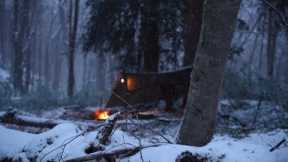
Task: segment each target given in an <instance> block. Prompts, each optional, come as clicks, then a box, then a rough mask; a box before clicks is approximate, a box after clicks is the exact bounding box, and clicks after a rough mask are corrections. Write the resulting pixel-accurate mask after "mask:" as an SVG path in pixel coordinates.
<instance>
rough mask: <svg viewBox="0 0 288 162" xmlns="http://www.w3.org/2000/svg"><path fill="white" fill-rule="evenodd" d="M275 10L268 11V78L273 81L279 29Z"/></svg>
mask: <svg viewBox="0 0 288 162" xmlns="http://www.w3.org/2000/svg"><path fill="white" fill-rule="evenodd" d="M274 12H275V11H273V9H269V11H268V38H267V41H268V42H267V77H268V78H269V79H273V74H274V64H275V58H276V43H277V34H278V31H277V27H276V20H275V17H277V15H275V13H274Z"/></svg>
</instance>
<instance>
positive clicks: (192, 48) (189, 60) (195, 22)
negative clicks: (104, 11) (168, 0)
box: [183, 0, 204, 66]
mask: <svg viewBox="0 0 288 162" xmlns="http://www.w3.org/2000/svg"><path fill="white" fill-rule="evenodd" d="M203 2H204V0H184V3H185V6H186V8H185V11H184V36H183V37H184V40H183V41H184V50H185V51H184V52H185V55H184V61H183V64H184V66H192V65H193V62H194V58H195V54H196V50H197V45H198V41H199V38H200V32H201V25H202V12H203V11H202V10H203Z"/></svg>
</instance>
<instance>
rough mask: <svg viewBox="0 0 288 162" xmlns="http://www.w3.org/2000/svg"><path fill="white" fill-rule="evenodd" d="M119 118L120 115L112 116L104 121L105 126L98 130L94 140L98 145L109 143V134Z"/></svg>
mask: <svg viewBox="0 0 288 162" xmlns="http://www.w3.org/2000/svg"><path fill="white" fill-rule="evenodd" d="M119 117H120V113H116V114H114V115H112V116H111V117H109V118H108V119H107V120H106V122H105V125H104V126H103V127H102V128H101V129H100V130H99V132H98V134H97V137H96V138H97V139H98V141H99V144H100V145H106V144H107V143H108V142H109V139H110V136H111V133H112V131H113V128H114V126H115V124H116V122H117V120H118V119H119Z"/></svg>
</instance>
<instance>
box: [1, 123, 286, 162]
mask: <svg viewBox="0 0 288 162" xmlns="http://www.w3.org/2000/svg"><path fill="white" fill-rule="evenodd" d="M96 135H97V131H92V132H89V133H83V131H82V130H81V129H80V128H79V127H78V126H77V125H74V124H70V123H67V124H60V125H58V126H56V127H55V128H53V129H51V130H49V131H47V132H43V133H41V134H30V133H25V132H20V131H16V130H11V129H8V128H5V127H3V126H0V137H1V138H0V157H1V158H4V157H11V158H22V160H23V161H24V159H26V158H27V159H26V160H28V159H34V158H36V159H37V161H47V160H55V161H61V159H62V160H63V159H64V160H65V159H66V160H67V159H70V158H75V157H79V156H83V155H85V154H86V153H85V149H86V148H88V147H89V146H90V145H91V144H93V143H95V142H96ZM284 138H286V139H287V138H288V136H287V132H285V131H284V130H280V129H278V130H274V131H272V132H269V133H265V134H263V133H257V134H256V133H254V134H250V135H249V136H247V137H245V138H242V139H235V138H232V137H229V136H227V135H217V134H216V135H215V136H214V138H213V140H212V141H211V142H210V143H209V144H208V145H206V146H204V147H191V146H183V145H177V144H165V143H164V144H161V145H160V146H157V147H150V148H146V149H143V150H142V151H141V153H137V154H136V155H134V156H131V157H129V158H126V159H122V160H120V161H121V162H138V161H139V162H142V159H144V161H150V162H174V161H175V159H176V157H177V156H178V155H180V154H181V153H182V152H184V151H190V152H192V153H197V154H199V155H203V156H206V157H208V158H209V159H212V160H215V161H217V160H219V161H223V162H258V161H259V162H260V161H261V162H287V161H288V145H287V144H284V145H282V146H281V147H280V148H278V149H276V150H275V151H273V152H270V151H269V149H270V148H271V147H272V146H273V145H275V144H277V143H278V142H279V141H280V140H282V139H284ZM96 143H97V142H96ZM124 144H126V145H127V144H130V145H139V140H138V139H136V138H135V137H132V136H130V135H128V134H126V133H125V132H123V131H121V130H119V129H117V130H116V131H115V132H114V133H113V135H112V138H111V144H110V145H109V146H108V147H107V148H106V149H107V150H109V149H113V148H115V147H120V146H124ZM149 144H151V143H149V142H148V140H143V141H142V145H149ZM140 155H142V157H143V158H141V156H140ZM1 158H0V159H1Z"/></svg>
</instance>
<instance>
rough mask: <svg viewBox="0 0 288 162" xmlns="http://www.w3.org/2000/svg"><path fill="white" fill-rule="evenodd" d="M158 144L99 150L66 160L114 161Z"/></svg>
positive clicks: (75, 161)
mask: <svg viewBox="0 0 288 162" xmlns="http://www.w3.org/2000/svg"><path fill="white" fill-rule="evenodd" d="M157 146H159V145H151V146H142V147H140V146H137V147H132V148H120V149H114V150H111V151H98V152H95V153H92V154H88V155H85V156H82V157H78V158H74V159H69V160H66V161H65V162H84V161H89V160H96V161H100V160H102V159H106V160H107V159H109V160H110V161H113V160H116V159H121V158H125V157H129V156H132V155H135V154H136V153H138V152H139V151H140V150H142V149H145V148H148V147H157Z"/></svg>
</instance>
